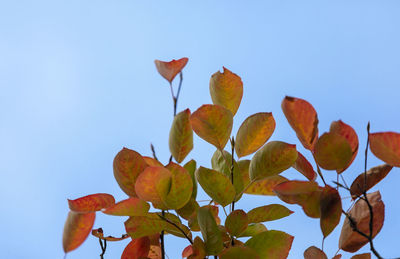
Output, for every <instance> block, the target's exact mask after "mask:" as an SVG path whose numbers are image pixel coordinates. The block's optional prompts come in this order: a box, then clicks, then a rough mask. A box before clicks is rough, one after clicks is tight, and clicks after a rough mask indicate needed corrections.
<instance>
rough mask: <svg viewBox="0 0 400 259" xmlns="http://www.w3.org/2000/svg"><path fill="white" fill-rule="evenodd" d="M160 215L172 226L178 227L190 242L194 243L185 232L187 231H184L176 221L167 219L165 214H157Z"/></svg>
mask: <svg viewBox="0 0 400 259" xmlns="http://www.w3.org/2000/svg"><path fill="white" fill-rule="evenodd" d="M157 216H158V217H160V218H161V219H162V220H164V221H166V222H168V223H169V224H171V225H172V226H174V227H175V228H177V229H178V230H179V231H180V232H181V233H182V234H183V235H184V236H185V237H186V239H187V240H188V241H189V242H190V244H191V245H193V240H192V239H191V238H190V237H189V236H188V235H187V234H186V233H185V231H183V229H182V228H181V227H179V226H178V225H177V224H176V223H175V222H172V221H171V220H169V219H167V218H166V217H165V215H160V214H157Z"/></svg>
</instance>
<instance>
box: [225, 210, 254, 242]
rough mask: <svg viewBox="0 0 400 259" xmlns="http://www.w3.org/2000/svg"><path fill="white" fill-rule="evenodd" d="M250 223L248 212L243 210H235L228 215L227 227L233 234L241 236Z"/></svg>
mask: <svg viewBox="0 0 400 259" xmlns="http://www.w3.org/2000/svg"><path fill="white" fill-rule="evenodd" d="M248 223H249V222H248V217H247V214H246V212H244V211H243V210H234V211H232V212H231V213H230V214H229V215H228V217H226V220H225V228H226V230H227V231H228V232H229V233H230V234H231V235H233V236H239V235H240V234H241V233H242V232H243V231H245V230H246V228H247V225H248Z"/></svg>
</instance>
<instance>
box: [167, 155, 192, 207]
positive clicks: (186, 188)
mask: <svg viewBox="0 0 400 259" xmlns="http://www.w3.org/2000/svg"><path fill="white" fill-rule="evenodd" d="M166 168H167V169H168V170H169V171H170V172H171V174H172V175H171V187H170V188H169V192H168V194H167V195H166V196H160V197H161V200H162V201H163V203H164V204H165V205H166V206H167V207H168V208H169V209H174V210H175V209H180V208H182V207H183V206H185V204H186V203H187V202H188V201H189V200H190V197H191V196H192V190H193V182H192V179H191V177H190V175H189V173H188V172H187V171H186V169H185V168H183V167H182V166H180V165H178V164H175V163H173V162H171V163H169V164H168V165H167V166H166Z"/></svg>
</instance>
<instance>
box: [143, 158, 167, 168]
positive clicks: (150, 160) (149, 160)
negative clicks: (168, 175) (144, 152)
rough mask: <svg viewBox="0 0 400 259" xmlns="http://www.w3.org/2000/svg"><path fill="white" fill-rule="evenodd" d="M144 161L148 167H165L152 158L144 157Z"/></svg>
mask: <svg viewBox="0 0 400 259" xmlns="http://www.w3.org/2000/svg"><path fill="white" fill-rule="evenodd" d="M143 160H144V161H145V162H146V164H147V165H148V166H161V167H163V164H161V163H160V161H158V160H156V159H154V158H152V157H148V156H143Z"/></svg>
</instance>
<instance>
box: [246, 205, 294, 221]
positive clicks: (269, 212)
mask: <svg viewBox="0 0 400 259" xmlns="http://www.w3.org/2000/svg"><path fill="white" fill-rule="evenodd" d="M292 213H293V211H291V210H289V209H288V208H286V207H285V206H283V205H280V204H269V205H265V206H261V207H257V208H254V209H252V210H250V211H249V212H248V213H247V216H248V218H249V223H259V222H265V221H272V220H277V219H281V218H284V217H287V216H289V215H290V214H292Z"/></svg>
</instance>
